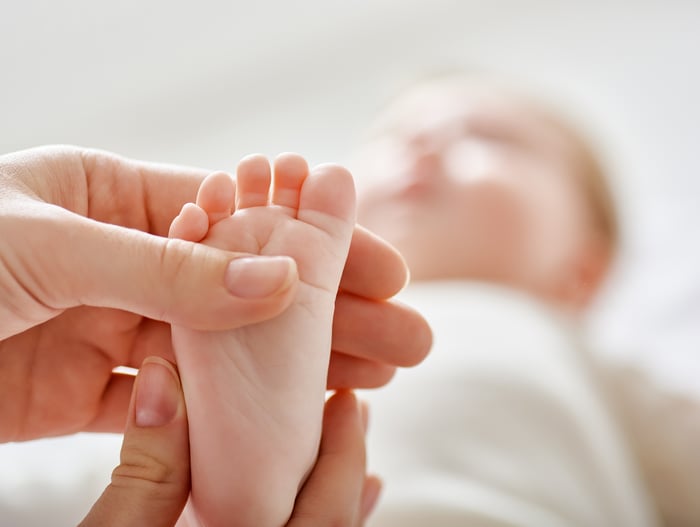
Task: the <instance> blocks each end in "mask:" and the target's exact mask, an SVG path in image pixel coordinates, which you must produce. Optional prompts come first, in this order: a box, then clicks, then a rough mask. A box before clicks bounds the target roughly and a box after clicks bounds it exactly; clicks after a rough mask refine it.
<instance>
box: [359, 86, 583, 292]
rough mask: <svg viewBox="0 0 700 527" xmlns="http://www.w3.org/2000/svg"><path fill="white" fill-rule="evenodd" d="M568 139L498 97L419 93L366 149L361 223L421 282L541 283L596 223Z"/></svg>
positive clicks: (434, 89) (534, 113) (437, 90)
mask: <svg viewBox="0 0 700 527" xmlns="http://www.w3.org/2000/svg"><path fill="white" fill-rule="evenodd" d="M571 137H572V136H570V135H569V134H567V133H565V129H564V128H563V127H561V126H560V125H558V124H557V123H556V122H555V121H554V120H552V119H550V118H548V117H547V116H546V115H545V114H544V113H542V112H539V111H538V110H536V109H535V108H534V107H531V106H528V105H527V104H526V103H525V102H521V101H518V100H515V99H514V98H509V97H507V96H505V95H502V94H501V95H496V94H489V93H487V92H485V91H482V92H479V91H476V90H475V91H474V92H467V91H465V89H464V87H450V86H439V85H436V86H429V87H425V88H423V89H420V90H416V91H414V92H412V93H409V94H408V95H406V96H405V97H403V98H402V99H400V100H399V101H397V103H396V104H395V105H394V106H393V107H392V108H391V109H389V111H388V112H387V113H386V115H385V116H384V118H383V119H382V120H381V121H380V122H379V125H378V131H377V133H376V135H375V136H374V138H373V139H372V140H371V141H370V142H369V143H368V144H367V145H366V146H365V148H363V149H362V151H361V153H360V156H359V159H358V165H357V166H356V167H355V173H356V174H357V176H358V179H359V186H360V207H359V221H360V223H361V224H363V225H365V226H366V227H368V228H369V229H371V230H373V231H374V232H376V233H378V234H379V235H380V236H382V237H384V238H385V239H387V240H388V241H389V242H391V243H393V244H394V245H396V246H397V248H398V249H399V250H400V251H401V252H402V253H403V254H404V257H405V258H406V260H407V262H408V265H409V267H410V268H411V273H412V277H413V278H414V279H439V278H473V279H486V280H494V281H498V282H504V283H507V284H517V285H523V286H525V287H538V286H539V285H540V284H541V283H542V286H544V283H545V282H546V281H547V280H549V279H550V278H551V277H552V276H553V273H558V272H561V270H562V269H563V268H564V267H565V266H566V265H568V264H570V261H571V260H572V258H575V256H576V252H577V250H578V248H579V246H580V245H581V243H582V242H583V240H584V239H585V237H586V233H587V228H588V227H587V222H586V213H587V210H586V203H585V199H584V197H583V195H582V192H581V190H580V189H579V185H578V183H577V181H576V178H575V177H573V175H572V174H573V172H574V171H575V170H577V167H576V159H577V158H576V155H575V144H574V143H573V140H572V139H571Z"/></svg>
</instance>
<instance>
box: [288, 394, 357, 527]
mask: <svg viewBox="0 0 700 527" xmlns="http://www.w3.org/2000/svg"><path fill="white" fill-rule="evenodd" d="M364 481H365V442H364V429H363V425H362V417H361V415H360V410H359V407H358V404H357V400H356V399H355V396H354V395H353V394H352V392H348V391H343V392H338V393H336V394H335V395H334V396H333V397H331V398H330V399H329V400H328V402H327V403H326V409H325V412H324V418H323V435H322V437H321V447H320V450H319V455H318V460H317V462H316V466H315V467H314V470H313V472H312V473H311V475H310V476H309V479H308V480H307V481H306V483H305V485H304V487H303V488H302V490H301V492H300V494H299V497H298V498H297V502H296V506H295V508H294V512H293V513H292V518H291V520H290V521H289V523H288V524H287V525H288V527H290V526H291V527H316V526H318V527H327V526H328V525H355V524H356V523H357V522H358V520H359V515H360V502H361V496H362V489H363V486H364Z"/></svg>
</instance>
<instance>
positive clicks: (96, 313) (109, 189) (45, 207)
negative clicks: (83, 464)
mask: <svg viewBox="0 0 700 527" xmlns="http://www.w3.org/2000/svg"><path fill="white" fill-rule="evenodd" d="M207 173H208V172H206V171H203V170H199V169H187V168H181V167H170V166H163V165H154V164H148V163H141V162H137V161H132V160H128V159H124V158H121V157H118V156H115V155H113V154H108V153H105V152H99V151H94V150H87V149H80V148H73V147H47V148H38V149H33V150H29V151H25V152H19V153H17V154H12V155H8V156H2V157H0V237H2V239H3V246H2V249H0V284H1V286H0V287H1V288H2V289H1V290H2V293H1V294H0V314H1V315H0V321H1V322H0V338H1V339H2V340H0V416H2V419H0V442H5V441H20V440H28V439H34V438H39V437H45V436H52V435H61V434H69V433H74V432H77V431H83V430H85V431H114V432H118V431H122V430H123V429H124V423H125V421H126V415H127V408H128V404H129V397H130V393H131V389H132V386H133V378H132V377H131V376H123V375H115V374H113V373H112V370H113V368H115V367H116V366H120V365H124V366H131V367H138V366H139V365H140V364H141V362H142V361H143V359H144V358H145V357H146V356H149V355H157V356H160V357H164V358H166V359H169V360H173V359H174V356H173V352H172V346H171V336H170V326H169V323H178V322H179V323H188V324H190V325H192V326H195V327H199V328H201V329H222V328H230V327H237V326H239V325H242V324H247V323H252V322H254V321H256V320H263V319H265V318H269V317H272V316H274V315H275V314H276V313H279V312H280V311H281V310H283V309H284V308H285V307H286V306H287V305H288V304H289V302H291V299H292V294H291V293H292V289H291V288H287V289H283V290H281V291H279V292H278V293H277V294H273V295H272V296H271V297H266V298H262V299H255V298H253V299H244V298H238V297H234V296H232V295H230V294H229V293H228V292H227V291H226V290H225V288H224V286H223V285H224V284H223V279H222V277H223V276H224V269H225V267H226V265H227V264H228V262H229V261H231V260H232V259H234V258H236V257H237V255H235V254H233V253H230V252H225V251H216V250H214V249H211V248H208V247H206V246H204V245H201V244H192V243H189V242H184V241H178V240H170V241H169V240H167V239H166V238H165V236H166V235H167V232H168V229H169V226H170V223H171V222H172V219H173V218H174V217H175V216H176V215H177V214H178V212H179V210H180V209H181V207H182V205H183V204H184V203H185V202H187V201H192V200H194V199H195V196H196V193H197V189H198V188H199V186H200V184H201V182H202V180H203V179H204V177H205V176H206V174H207ZM175 277H177V280H175ZM405 279H406V271H405V267H404V263H403V261H402V260H401V258H400V257H399V256H398V254H397V253H396V251H394V250H393V249H391V248H390V247H389V246H388V245H387V244H386V243H384V242H382V241H380V240H379V239H378V238H376V237H375V236H373V235H371V234H369V233H368V232H367V231H365V230H362V229H356V230H355V232H354V235H353V240H352V245H351V249H350V252H349V257H348V262H347V264H346V267H345V270H344V274H343V278H342V280H341V289H342V292H341V293H340V294H339V296H338V297H337V300H336V310H335V314H336V316H335V320H334V329H333V350H334V353H333V355H332V360H331V364H330V367H329V369H330V370H329V376H328V386H329V387H331V388H343V387H364V386H367V387H371V386H379V385H382V384H384V383H386V382H387V381H388V380H389V379H390V378H391V376H392V374H393V372H394V370H395V368H396V366H408V365H411V364H416V363H418V362H420V360H421V359H422V358H423V357H424V356H425V354H426V353H427V352H428V349H429V347H430V331H429V329H428V327H427V325H426V324H425V321H424V320H423V319H422V317H420V316H419V315H418V314H417V313H415V312H414V311H413V310H411V309H408V308H406V307H404V306H401V305H400V304H396V303H392V302H386V301H385V299H387V298H389V297H390V296H392V295H393V294H395V293H396V292H398V290H399V289H400V288H401V287H402V286H403V284H404V283H405ZM193 291H197V292H198V294H196V295H194V294H193ZM368 321H369V323H367V322H368Z"/></svg>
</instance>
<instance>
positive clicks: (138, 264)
mask: <svg viewBox="0 0 700 527" xmlns="http://www.w3.org/2000/svg"><path fill="white" fill-rule="evenodd" d="M51 230H53V231H55V237H56V238H55V239H59V240H62V243H61V245H60V246H59V247H56V249H55V250H54V251H53V253H52V254H51V255H50V256H49V257H50V259H51V263H50V265H49V266H48V268H47V269H46V272H44V273H39V274H40V275H43V276H47V277H48V276H53V278H54V279H53V280H52V283H51V284H47V286H48V287H45V288H44V290H45V291H51V292H53V294H54V295H55V294H58V295H60V298H55V299H54V301H55V302H56V303H58V304H63V305H64V306H65V307H72V306H75V305H91V306H99V307H110V308H117V309H122V310H125V311H130V312H132V313H137V314H140V315H143V316H146V317H148V318H153V319H156V320H162V321H165V322H169V323H171V324H176V325H182V326H187V327H190V328H193V329H200V330H220V329H232V328H235V327H238V326H242V325H246V324H251V323H254V322H260V321H263V320H267V319H269V318H272V317H274V316H275V315H277V314H279V313H281V312H282V311H283V310H284V309H285V308H286V307H287V306H288V305H289V304H290V302H291V301H292V298H293V295H294V292H295V290H296V285H297V283H298V273H297V268H296V264H295V262H294V260H292V259H291V258H287V257H262V256H257V255H248V254H240V253H232V252H227V251H222V250H220V249H215V248H212V247H207V246H205V245H203V244H199V243H192V242H187V241H182V240H173V239H167V238H163V237H160V236H154V235H151V234H147V233H144V232H141V231H138V230H134V229H127V228H124V227H118V226H115V225H109V224H105V223H99V222H96V221H94V220H90V219H87V218H84V217H81V216H78V215H74V214H70V213H69V216H67V217H64V218H63V221H59V222H55V223H54V224H53V227H51V228H49V229H48V231H49V232H50V231H51ZM66 231H68V233H69V235H66ZM43 236H44V237H46V236H49V234H48V233H47V230H44V232H43ZM46 243H50V241H47V242H46ZM44 246H46V245H44ZM35 261H36V260H35Z"/></svg>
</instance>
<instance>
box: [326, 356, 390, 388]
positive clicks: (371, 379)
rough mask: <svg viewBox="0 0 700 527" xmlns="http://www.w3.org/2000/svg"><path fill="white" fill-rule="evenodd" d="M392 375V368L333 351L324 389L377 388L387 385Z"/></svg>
mask: <svg viewBox="0 0 700 527" xmlns="http://www.w3.org/2000/svg"><path fill="white" fill-rule="evenodd" d="M394 373H396V368H395V367H394V366H390V365H388V364H384V363H380V362H375V361H371V360H366V359H358V358H357V357H353V356H350V355H346V354H344V353H340V352H336V351H334V352H333V353H332V354H331V360H330V363H329V365H328V379H327V381H326V387H327V388H328V389H329V390H342V389H346V390H352V389H355V388H379V387H380V386H384V385H385V384H387V383H388V382H389V381H390V380H391V378H392V377H393V376H394Z"/></svg>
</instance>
